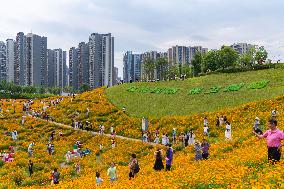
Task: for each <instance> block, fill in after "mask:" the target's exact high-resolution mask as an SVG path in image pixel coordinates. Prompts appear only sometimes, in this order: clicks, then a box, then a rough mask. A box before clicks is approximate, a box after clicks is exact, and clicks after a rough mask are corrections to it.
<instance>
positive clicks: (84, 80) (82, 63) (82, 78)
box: [77, 42, 89, 86]
mask: <svg viewBox="0 0 284 189" xmlns="http://www.w3.org/2000/svg"><path fill="white" fill-rule="evenodd" d="M77 55H78V57H77V63H78V65H77V69H78V70H77V74H78V86H82V85H83V84H85V85H89V45H88V43H85V42H81V43H79V46H78V49H77Z"/></svg>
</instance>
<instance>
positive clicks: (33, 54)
mask: <svg viewBox="0 0 284 189" xmlns="http://www.w3.org/2000/svg"><path fill="white" fill-rule="evenodd" d="M24 70H25V71H26V73H25V85H34V86H46V85H47V83H46V81H47V38H46V37H41V36H38V35H35V34H32V33H29V34H27V35H26V37H25V68H24Z"/></svg>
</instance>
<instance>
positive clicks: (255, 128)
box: [253, 117, 263, 135]
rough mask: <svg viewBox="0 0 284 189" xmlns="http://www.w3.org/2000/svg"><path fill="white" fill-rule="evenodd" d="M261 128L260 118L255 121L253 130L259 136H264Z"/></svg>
mask: <svg viewBox="0 0 284 189" xmlns="http://www.w3.org/2000/svg"><path fill="white" fill-rule="evenodd" d="M259 126H260V119H259V118H258V117H256V118H255V120H254V124H253V130H254V132H256V133H257V134H259V135H262V134H263V132H262V130H261V129H260V128H259Z"/></svg>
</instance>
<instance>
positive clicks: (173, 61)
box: [168, 45, 191, 66]
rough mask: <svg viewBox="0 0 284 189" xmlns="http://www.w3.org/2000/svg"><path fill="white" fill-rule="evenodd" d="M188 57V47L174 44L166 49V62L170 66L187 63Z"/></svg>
mask: <svg viewBox="0 0 284 189" xmlns="http://www.w3.org/2000/svg"><path fill="white" fill-rule="evenodd" d="M190 58H191V56H190V47H185V46H178V45H176V46H173V47H172V48H169V50H168V64H169V65H170V66H175V65H189V64H190V61H191V59H190Z"/></svg>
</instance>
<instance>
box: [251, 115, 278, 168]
mask: <svg viewBox="0 0 284 189" xmlns="http://www.w3.org/2000/svg"><path fill="white" fill-rule="evenodd" d="M268 127H269V130H267V131H266V132H265V133H264V134H262V135H259V134H257V133H256V132H255V131H254V134H255V135H256V136H257V137H258V138H259V139H263V138H265V139H266V143H267V148H268V161H270V162H271V163H272V164H274V163H276V162H279V161H280V157H281V148H282V146H283V144H281V141H282V140H284V133H283V132H282V131H280V130H279V129H277V121H276V120H274V119H270V120H269V121H268Z"/></svg>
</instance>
